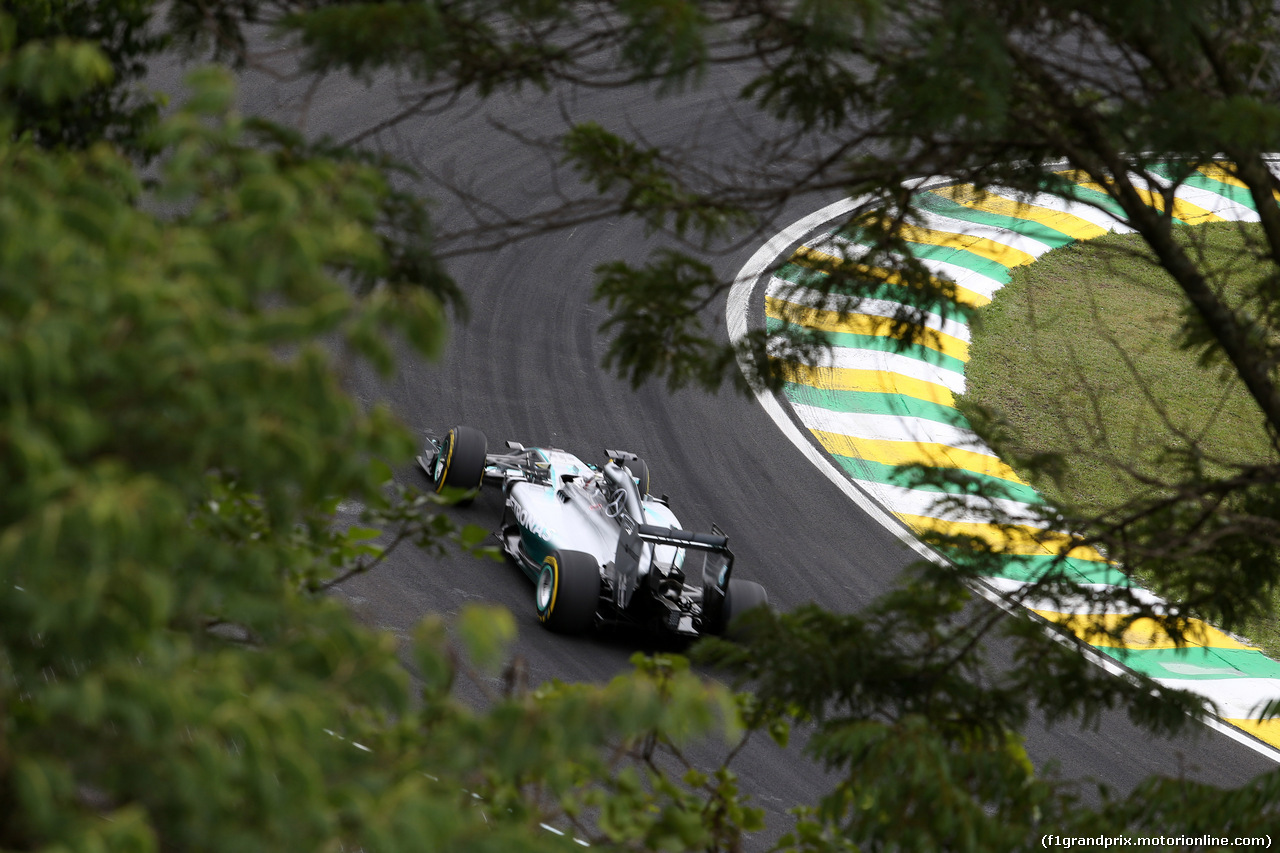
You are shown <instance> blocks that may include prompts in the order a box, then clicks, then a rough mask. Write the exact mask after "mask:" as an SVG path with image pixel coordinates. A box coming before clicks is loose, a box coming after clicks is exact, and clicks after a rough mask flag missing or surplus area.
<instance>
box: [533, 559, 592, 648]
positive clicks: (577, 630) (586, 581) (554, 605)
mask: <svg viewBox="0 0 1280 853" xmlns="http://www.w3.org/2000/svg"><path fill="white" fill-rule="evenodd" d="M599 601H600V567H599V566H598V565H597V564H596V558H595V557H593V556H591V555H590V554H584V553H582V552H581V551H552V552H551V553H550V554H548V555H547V557H546V559H544V560H543V561H542V571H541V572H540V573H539V574H538V584H537V586H536V587H535V592H534V596H533V603H534V606H535V607H536V608H537V611H538V621H539V622H541V623H542V624H543V625H546V626H547V627H548V628H550V629H551V630H552V631H555V632H557V633H560V634H581V633H582V632H583V631H585V630H587V629H588V628H590V627H591V623H592V622H593V621H594V620H595V616H596V604H597V603H599Z"/></svg>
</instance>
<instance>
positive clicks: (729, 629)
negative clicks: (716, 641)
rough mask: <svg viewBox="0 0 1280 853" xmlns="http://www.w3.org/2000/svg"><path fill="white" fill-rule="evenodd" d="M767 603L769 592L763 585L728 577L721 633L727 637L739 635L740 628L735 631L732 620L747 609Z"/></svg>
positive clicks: (763, 605) (740, 634)
mask: <svg viewBox="0 0 1280 853" xmlns="http://www.w3.org/2000/svg"><path fill="white" fill-rule="evenodd" d="M768 605H769V594H768V593H767V592H765V591H764V587H762V586H761V585H760V584H758V583H756V582H755V581H746V580H738V579H737V578H729V588H728V589H727V590H725V595H724V611H723V614H724V621H723V627H722V629H721V633H722V634H724V635H725V636H727V637H730V638H733V637H739V638H740V637H741V636H742V632H741V631H740V630H737V631H735V630H734V627H733V623H734V620H735V619H737V618H738V617H739V616H741V615H742V614H744V613H746V612H747V611H749V610H755V609H756V608H757V607H767V606H768Z"/></svg>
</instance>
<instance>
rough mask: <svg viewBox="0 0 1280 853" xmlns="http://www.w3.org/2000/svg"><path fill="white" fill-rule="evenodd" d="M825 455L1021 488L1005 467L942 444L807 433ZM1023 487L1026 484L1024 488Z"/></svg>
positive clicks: (819, 431)
mask: <svg viewBox="0 0 1280 853" xmlns="http://www.w3.org/2000/svg"><path fill="white" fill-rule="evenodd" d="M809 431H810V432H812V433H813V436H814V438H816V439H818V443H819V444H821V445H822V446H823V447H824V448H825V449H826V450H827V452H828V453H832V454H834V455H836V456H848V457H850V458H852V459H865V460H867V461H868V462H878V463H880V464H881V465H912V464H919V465H928V466H930V467H932V468H955V469H958V470H961V471H972V472H973V473H974V474H982V475H984V476H987V477H996V478H998V479H1001V480H1009V481H1010V482H1013V483H1019V484H1023V483H1022V481H1021V480H1019V479H1018V475H1017V474H1015V473H1014V471H1013V469H1012V468H1010V467H1009V466H1008V465H1006V464H1004V463H1003V462H1001V461H1000V460H999V459H996V458H995V457H994V456H987V455H986V454H983V453H974V452H972V451H969V450H957V449H956V448H954V447H948V446H947V445H945V444H934V443H930V442H922V441H887V440H884V439H874V438H855V437H854V436H851V435H843V434H842V433H838V432H827V431H825V430H818V429H810V430H809ZM1023 485H1025V484H1023Z"/></svg>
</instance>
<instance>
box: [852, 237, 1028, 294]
mask: <svg viewBox="0 0 1280 853" xmlns="http://www.w3.org/2000/svg"><path fill="white" fill-rule="evenodd" d="M840 236H841V237H842V238H844V239H846V240H849V241H851V242H853V243H857V244H858V245H861V246H870V245H872V241H871V240H870V239H866V238H862V237H861V236H860V235H858V234H848V233H843V232H842V233H841V234H840ZM957 236H960V235H957ZM904 245H906V246H907V247H908V248H909V249H911V254H913V255H915V256H916V257H917V258H921V259H925V260H935V261H945V262H946V263H949V264H955V265H956V266H958V267H964V268H965V269H967V270H972V271H973V272H976V273H980V274H982V275H985V276H986V277H987V278H991V279H994V280H996V281H998V282H1000V283H1001V284H1007V283H1008V281H1009V268H1008V267H1006V266H1004V265H1003V264H998V263H996V262H995V261H993V260H991V259H990V258H984V257H982V256H981V255H975V254H974V253H973V252H969V251H966V250H965V249H963V248H961V247H959V246H935V245H933V244H932V243H912V242H908V241H904Z"/></svg>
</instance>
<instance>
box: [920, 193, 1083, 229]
mask: <svg viewBox="0 0 1280 853" xmlns="http://www.w3.org/2000/svg"><path fill="white" fill-rule="evenodd" d="M933 192H935V193H937V194H938V195H940V196H942V197H944V198H948V199H950V200H951V201H954V202H955V203H956V204H962V205H964V206H965V207H970V208H973V209H974V210H981V211H983V212H984V213H994V214H997V215H999V216H1009V217H1012V218H1014V219H1025V220H1028V221H1030V222H1037V223H1039V224H1041V225H1045V226H1047V227H1049V228H1052V229H1053V230H1054V231H1060V232H1062V233H1063V234H1066V235H1067V236H1068V237H1073V238H1075V239H1077V240H1092V239H1093V238H1094V237H1101V236H1102V235H1104V234H1106V233H1107V229H1105V228H1102V227H1101V226H1098V225H1095V224H1094V223H1092V222H1090V221H1089V220H1087V219H1081V218H1080V217H1079V216H1075V215H1073V214H1070V213H1065V212H1063V211H1061V210H1054V209H1053V208H1050V207H1042V206H1040V205H1036V204H1028V203H1026V202H1022V201H1016V200H1015V199H1011V198H1005V197H1004V196H999V195H995V194H993V193H989V192H983V191H982V190H979V189H978V188H977V187H975V186H974V185H973V184H956V185H955V186H950V187H942V188H940V189H936V190H934V191H933Z"/></svg>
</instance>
